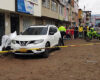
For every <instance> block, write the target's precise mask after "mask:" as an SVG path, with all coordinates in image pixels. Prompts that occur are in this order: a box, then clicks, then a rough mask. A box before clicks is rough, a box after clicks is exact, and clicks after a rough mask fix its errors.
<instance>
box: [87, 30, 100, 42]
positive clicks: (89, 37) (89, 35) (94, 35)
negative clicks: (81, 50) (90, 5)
mask: <svg viewBox="0 0 100 80" xmlns="http://www.w3.org/2000/svg"><path fill="white" fill-rule="evenodd" d="M92 39H98V40H100V33H98V32H97V31H95V30H94V28H91V29H90V31H88V32H87V36H86V41H88V42H89V41H91V40H92Z"/></svg>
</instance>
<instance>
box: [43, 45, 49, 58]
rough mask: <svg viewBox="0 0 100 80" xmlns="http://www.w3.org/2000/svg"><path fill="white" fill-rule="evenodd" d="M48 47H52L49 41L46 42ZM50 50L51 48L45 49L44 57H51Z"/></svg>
mask: <svg viewBox="0 0 100 80" xmlns="http://www.w3.org/2000/svg"><path fill="white" fill-rule="evenodd" d="M47 47H50V44H49V43H46V45H45V48H47ZM49 52H50V49H49V48H48V49H45V52H44V53H43V54H42V55H43V58H48V57H49Z"/></svg>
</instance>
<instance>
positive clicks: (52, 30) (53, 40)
mask: <svg viewBox="0 0 100 80" xmlns="http://www.w3.org/2000/svg"><path fill="white" fill-rule="evenodd" d="M49 36H50V41H51V45H52V46H55V45H57V44H58V35H57V28H56V27H54V26H51V27H50V30H49Z"/></svg>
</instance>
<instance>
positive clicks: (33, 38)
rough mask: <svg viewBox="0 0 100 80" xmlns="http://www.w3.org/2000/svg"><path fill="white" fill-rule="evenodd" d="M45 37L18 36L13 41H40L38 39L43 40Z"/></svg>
mask: <svg viewBox="0 0 100 80" xmlns="http://www.w3.org/2000/svg"><path fill="white" fill-rule="evenodd" d="M46 37H47V35H36V36H35V35H32V36H31V35H18V36H16V37H15V38H14V39H13V40H18V41H31V40H40V39H45V38H46Z"/></svg>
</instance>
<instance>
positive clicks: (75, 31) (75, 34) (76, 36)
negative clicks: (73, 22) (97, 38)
mask: <svg viewBox="0 0 100 80" xmlns="http://www.w3.org/2000/svg"><path fill="white" fill-rule="evenodd" d="M74 38H75V39H76V38H78V27H77V26H76V27H75V28H74Z"/></svg>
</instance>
